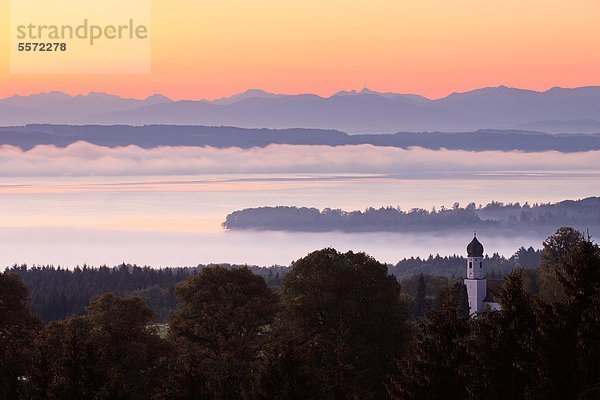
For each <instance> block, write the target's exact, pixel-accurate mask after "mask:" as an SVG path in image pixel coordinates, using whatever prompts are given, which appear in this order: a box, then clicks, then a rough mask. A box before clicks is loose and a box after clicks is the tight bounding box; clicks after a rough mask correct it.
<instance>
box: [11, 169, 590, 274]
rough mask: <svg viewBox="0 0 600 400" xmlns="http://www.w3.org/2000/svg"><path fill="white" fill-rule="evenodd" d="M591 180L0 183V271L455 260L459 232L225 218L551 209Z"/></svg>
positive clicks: (573, 175)
mask: <svg viewBox="0 0 600 400" xmlns="http://www.w3.org/2000/svg"><path fill="white" fill-rule="evenodd" d="M598 188H600V174H599V173H598V172H596V171H564V170H563V171H555V172H553V171H543V172H542V171H540V172H536V171H523V172H519V171H516V172H515V171H511V172H493V173H492V172H486V173H483V174H473V173H456V174H443V175H441V174H432V175H431V176H429V177H428V176H422V175H421V176H419V177H410V176H395V175H375V174H369V175H361V174H268V175H260V174H238V175H230V174H218V175H195V176H147V177H140V176H135V177H127V176H120V177H65V178H62V177H61V178H57V177H48V178H8V177H5V178H0V210H1V211H0V213H1V214H0V265H3V266H8V265H12V264H14V263H27V264H30V265H31V264H54V265H62V266H65V267H74V266H76V265H82V264H84V263H87V264H88V265H95V266H98V265H102V264H107V265H115V264H118V263H121V262H127V263H136V264H138V265H150V266H154V267H160V266H191V265H197V264H199V263H213V262H214V263H221V262H227V263H242V264H243V263H248V264H256V265H272V264H280V265H288V264H289V263H290V262H291V261H293V260H295V259H298V258H300V257H302V256H304V255H306V254H307V253H308V252H310V251H312V250H316V249H319V248H323V247H327V246H332V247H335V248H337V249H338V250H350V249H352V250H355V251H365V252H367V253H369V254H371V255H373V256H375V257H376V258H377V259H378V260H380V261H383V262H388V263H396V262H397V261H398V260H400V259H401V258H403V257H410V256H422V257H423V256H427V255H429V254H436V253H438V254H440V255H451V254H455V253H456V254H462V253H464V251H465V246H466V244H467V243H468V242H469V241H470V238H471V235H472V232H471V231H457V232H453V233H451V234H449V233H444V234H402V233H357V234H345V233H339V232H332V233H285V232H250V231H248V232H243V231H242V232H240V231H237V232H229V231H224V230H223V229H222V228H221V223H222V222H223V221H224V219H225V216H226V215H227V214H228V213H230V212H232V211H235V210H239V209H242V208H247V207H260V206H276V205H294V206H307V207H317V208H320V209H322V208H325V207H330V208H341V209H345V210H356V209H365V208H367V207H380V206H400V207H401V208H402V209H404V210H408V209H410V208H413V207H422V208H426V209H431V208H432V207H434V206H435V207H438V208H439V207H440V206H442V205H443V206H446V207H450V206H452V204H453V203H454V202H459V203H460V204H462V205H465V204H467V203H469V202H475V203H476V204H483V205H485V204H487V203H489V202H491V201H492V200H496V201H501V202H505V203H506V202H517V201H518V202H521V203H524V202H526V201H528V202H529V203H530V204H533V203H535V202H540V203H541V202H556V201H560V200H564V199H580V198H584V197H589V196H595V195H598V194H599V193H598ZM552 233H553V232H551V231H550V232H547V233H544V234H543V235H540V236H538V237H532V236H511V237H504V236H500V235H497V234H495V232H478V237H479V238H480V240H481V241H482V242H483V243H484V245H485V246H486V252H487V253H488V254H492V253H494V252H498V253H500V254H504V255H506V256H510V255H512V254H513V253H514V252H515V251H516V249H517V248H518V247H520V246H526V247H528V246H533V247H536V248H539V247H540V246H541V242H542V240H543V239H544V238H545V237H546V236H548V235H550V234H552Z"/></svg>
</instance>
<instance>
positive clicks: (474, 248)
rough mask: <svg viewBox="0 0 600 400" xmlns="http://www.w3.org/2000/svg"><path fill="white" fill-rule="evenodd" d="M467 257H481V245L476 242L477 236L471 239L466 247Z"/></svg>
mask: <svg viewBox="0 0 600 400" xmlns="http://www.w3.org/2000/svg"><path fill="white" fill-rule="evenodd" d="M467 256H468V257H483V245H482V244H481V243H479V240H477V236H475V237H473V240H471V243H469V245H468V246H467Z"/></svg>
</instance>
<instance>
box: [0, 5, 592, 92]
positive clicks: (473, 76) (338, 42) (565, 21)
mask: <svg viewBox="0 0 600 400" xmlns="http://www.w3.org/2000/svg"><path fill="white" fill-rule="evenodd" d="M9 10H10V7H9V0H0V19H4V21H3V22H2V23H0V27H1V28H0V97H8V96H11V95H14V94H21V95H27V94H32V93H39V92H47V91H64V92H66V93H69V94H86V93H88V92H90V91H96V92H107V93H114V94H118V95H120V96H123V97H136V98H143V97H146V96H149V95H152V94H154V93H161V94H164V95H166V96H169V97H171V98H173V99H203V98H206V99H215V98H220V97H223V96H229V95H232V94H235V93H239V92H243V91H245V90H247V89H251V88H260V89H264V90H267V91H269V92H274V93H289V94H293V93H315V94H319V95H323V96H328V95H331V94H333V93H335V92H337V91H339V90H348V89H361V88H363V87H368V88H370V89H372V90H377V91H383V92H387V91H393V92H400V93H418V94H422V95H425V96H427V97H430V98H439V97H443V96H446V95H448V94H450V93H452V92H455V91H457V92H462V91H468V90H472V89H475V88H479V87H485V86H498V85H507V86H513V87H520V88H526V89H534V90H546V89H549V88H551V87H554V86H561V87H577V86H587V85H599V84H600V51H599V50H600V24H599V23H598V16H599V15H600V2H599V1H598V0H573V1H564V0H563V1H558V0H557V1H547V0H544V1H541V0H528V1H526V2H523V1H522V0H505V1H501V2H500V1H491V0H454V1H448V0H394V1H392V0H369V1H364V0H363V1H357V0H284V1H282V0H252V1H249V0H218V1H217V0H203V1H198V0H168V1H167V0H152V26H151V28H152V64H151V68H152V69H151V71H152V72H151V73H149V74H138V75H136V74H132V75H111V74H104V75H18V74H10V73H9V60H8V53H9V44H8V35H9V29H8V18H9ZM5 22H6V23H5Z"/></svg>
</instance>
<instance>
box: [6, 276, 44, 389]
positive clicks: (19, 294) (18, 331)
mask: <svg viewBox="0 0 600 400" xmlns="http://www.w3.org/2000/svg"><path fill="white" fill-rule="evenodd" d="M41 328H42V324H41V321H40V320H39V319H38V318H37V317H35V316H34V315H32V314H31V311H30V310H29V291H28V289H27V286H25V284H24V283H23V281H22V280H21V278H19V277H18V276H17V275H15V274H11V273H6V272H5V273H3V274H0V398H2V399H7V400H12V399H18V398H19V397H20V396H21V395H22V393H23V388H24V382H25V381H26V379H27V374H28V370H29V365H30V360H31V353H32V348H33V346H32V343H33V339H34V338H35V336H36V334H37V332H38V330H40V329H41Z"/></svg>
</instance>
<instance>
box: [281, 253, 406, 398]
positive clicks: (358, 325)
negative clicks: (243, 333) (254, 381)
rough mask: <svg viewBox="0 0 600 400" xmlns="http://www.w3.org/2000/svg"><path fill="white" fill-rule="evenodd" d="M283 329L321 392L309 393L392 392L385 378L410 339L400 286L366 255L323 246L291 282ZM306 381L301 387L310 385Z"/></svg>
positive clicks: (286, 286)
mask: <svg viewBox="0 0 600 400" xmlns="http://www.w3.org/2000/svg"><path fill="white" fill-rule="evenodd" d="M283 301H284V310H283V312H282V314H281V316H280V317H279V319H278V324H279V326H278V329H281V330H282V331H283V332H284V335H285V336H286V337H287V338H288V340H289V342H291V343H292V344H293V346H294V347H295V349H296V356H297V357H298V358H299V360H298V361H299V362H300V363H301V364H302V366H303V376H304V378H305V379H309V382H310V384H311V385H312V387H313V388H314V389H315V390H316V393H310V394H309V396H307V398H309V397H310V398H319V399H350V398H361V399H369V398H381V397H383V396H385V388H384V382H385V376H386V375H387V374H388V373H389V372H390V371H391V370H392V369H393V367H394V358H396V357H399V356H401V354H402V351H403V349H404V347H405V344H406V336H407V329H406V326H405V311H404V307H403V305H402V304H401V303H400V287H399V285H398V283H397V281H396V279H395V278H394V277H393V276H391V275H388V272H387V268H386V266H385V265H384V264H381V263H379V262H377V261H376V260H375V259H373V258H372V257H370V256H367V255H366V254H364V253H352V252H348V253H344V254H342V253H338V252H337V251H335V250H334V249H323V250H320V251H315V252H313V253H311V254H309V255H307V256H306V257H304V258H301V259H300V260H298V261H296V262H295V263H294V265H293V268H292V270H291V271H290V272H289V273H288V275H287V276H286V278H285V280H284V287H283ZM306 386H308V385H306V381H305V382H298V387H299V389H298V391H301V390H302V389H303V388H304V387H306Z"/></svg>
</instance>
